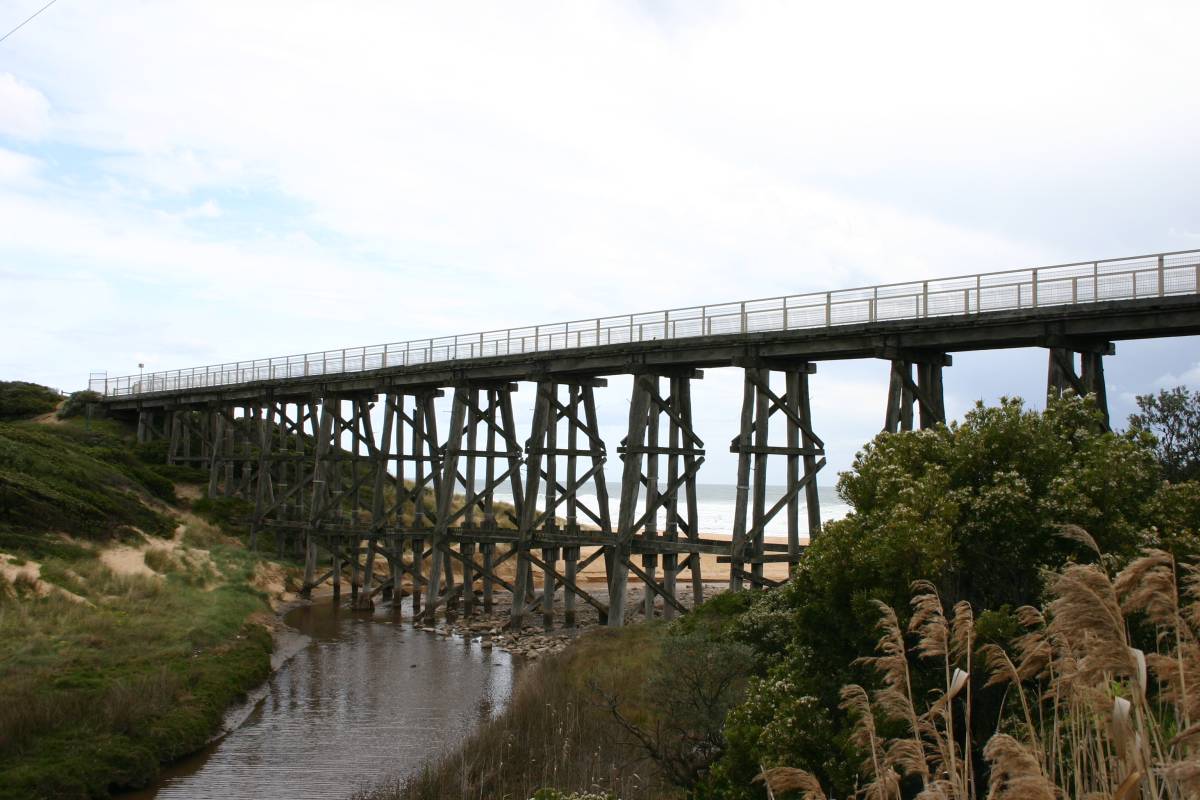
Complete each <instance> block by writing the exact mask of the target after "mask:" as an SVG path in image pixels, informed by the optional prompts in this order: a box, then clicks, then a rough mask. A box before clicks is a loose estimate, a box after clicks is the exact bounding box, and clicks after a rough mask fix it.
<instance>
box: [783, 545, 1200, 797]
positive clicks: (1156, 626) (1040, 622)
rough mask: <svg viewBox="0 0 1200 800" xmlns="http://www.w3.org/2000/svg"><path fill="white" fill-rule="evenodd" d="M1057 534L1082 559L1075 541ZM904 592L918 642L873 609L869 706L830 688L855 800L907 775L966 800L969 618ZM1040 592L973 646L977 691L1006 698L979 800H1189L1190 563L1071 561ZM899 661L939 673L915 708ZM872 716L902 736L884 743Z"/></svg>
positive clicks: (925, 587)
mask: <svg viewBox="0 0 1200 800" xmlns="http://www.w3.org/2000/svg"><path fill="white" fill-rule="evenodd" d="M1064 535H1067V536H1070V537H1071V538H1073V539H1075V540H1076V541H1079V542H1082V543H1084V544H1088V545H1089V548H1090V549H1095V545H1094V542H1092V540H1091V537H1090V536H1088V534H1087V532H1086V531H1084V530H1082V529H1075V528H1073V529H1070V530H1068V531H1065V532H1064ZM1097 554H1098V555H1099V553H1098V551H1097ZM1102 562H1103V559H1102ZM913 591H914V597H913V601H912V603H913V615H912V620H911V624H910V626H909V632H910V633H911V634H914V635H915V637H916V644H915V645H914V646H913V647H911V648H909V647H908V645H907V644H906V642H905V639H904V636H903V634H902V633H901V630H900V625H899V622H898V620H897V617H896V613H895V611H894V610H893V609H891V608H890V607H888V606H886V605H884V604H882V603H880V604H878V605H879V610H880V622H879V627H880V629H881V630H882V632H883V633H882V636H881V637H880V640H879V643H878V646H877V650H878V655H876V656H874V657H870V658H864V659H860V661H862V662H863V663H867V664H869V665H871V666H872V667H874V669H875V670H876V671H877V672H878V674H879V676H880V682H881V684H882V686H881V688H880V689H879V690H878V691H876V692H875V693H874V695H873V696H871V695H868V693H867V692H866V690H865V689H863V688H862V687H861V686H857V685H851V686H847V687H845V688H844V689H843V690H842V708H843V709H845V710H847V711H848V712H849V713H850V715H851V717H852V718H853V720H854V728H853V733H852V741H853V742H854V744H855V745H857V746H858V748H859V749H860V750H861V751H862V752H863V753H864V754H865V756H864V759H863V764H862V773H863V776H864V783H863V784H862V785H861V786H860V788H859V789H858V791H857V792H855V795H854V796H856V797H862V798H868V799H869V800H898V798H899V797H900V796H901V782H902V781H903V780H910V781H912V780H917V779H919V781H920V787H921V788H920V791H919V793H918V794H917V798H918V800H933V798H939V799H940V800H973V799H974V797H975V783H976V781H975V779H974V776H973V775H972V773H971V752H972V745H971V741H970V738H969V736H970V729H971V723H970V714H971V706H972V694H971V692H972V683H973V682H972V681H971V679H970V673H971V668H972V659H973V655H974V653H975V651H976V646H975V643H974V615H973V612H972V609H971V607H970V606H969V605H967V604H966V603H959V604H958V605H956V606H955V607H954V610H953V615H952V617H951V618H947V616H946V614H945V612H944V610H943V605H942V601H941V598H940V597H938V594H937V591H936V589H935V588H934V586H933V584H931V583H928V582H924V581H922V582H918V583H916V584H914V586H913ZM1048 591H1049V594H1050V597H1051V598H1052V599H1051V602H1050V603H1049V604H1048V605H1047V606H1046V608H1045V609H1036V608H1032V607H1024V608H1021V609H1019V610H1018V612H1017V619H1018V622H1019V624H1020V625H1021V626H1022V627H1023V629H1024V632H1023V633H1022V634H1021V635H1019V636H1017V637H1015V638H1014V639H1013V640H1012V641H1011V642H1010V643H1009V646H1008V647H1007V648H1005V647H1001V646H999V645H995V644H988V645H984V646H982V647H979V648H978V651H979V654H980V655H982V656H983V658H984V659H985V663H986V665H987V668H988V673H989V677H988V680H987V682H986V685H987V686H1003V687H1005V688H1006V689H1007V690H1008V692H1009V701H1008V702H1007V703H1005V704H1004V710H1003V711H1002V712H1001V718H1000V719H999V720H997V725H996V730H997V732H996V733H995V734H994V735H993V736H992V737H991V738H990V739H989V741H988V742H987V744H986V746H985V747H984V748H983V752H982V755H983V757H984V759H985V760H986V761H987V762H988V764H989V766H990V771H989V774H988V776H987V790H988V793H987V800H1057V798H1114V799H1119V800H1132V799H1133V798H1140V800H1186V799H1187V798H1196V797H1200V722H1197V720H1198V719H1200V635H1198V634H1200V565H1194V564H1187V565H1179V564H1177V563H1176V562H1175V560H1174V558H1173V557H1172V556H1171V555H1170V554H1169V553H1165V552H1162V551H1158V550H1149V551H1146V552H1145V553H1143V554H1142V556H1141V557H1140V558H1138V559H1136V560H1135V561H1133V562H1132V563H1130V564H1129V565H1128V566H1126V567H1125V568H1124V569H1123V570H1121V571H1120V572H1119V573H1118V574H1117V575H1115V576H1110V575H1109V573H1108V571H1107V570H1106V569H1105V568H1104V567H1103V566H1100V565H1096V564H1072V565H1070V566H1068V567H1066V568H1064V569H1063V570H1061V571H1060V572H1057V573H1053V574H1051V575H1050V576H1049V579H1048ZM1146 627H1149V628H1150V629H1152V631H1153V636H1152V637H1150V639H1151V640H1152V642H1153V649H1151V650H1150V651H1149V652H1146V651H1143V650H1142V649H1140V648H1139V647H1137V646H1136V645H1137V644H1138V643H1141V642H1142V638H1145V637H1142V638H1138V637H1137V635H1136V634H1137V632H1138V631H1139V630H1143V629H1145V628H1146ZM910 655H912V656H915V657H916V658H920V659H929V660H938V661H940V666H941V668H942V672H943V675H944V688H943V689H942V690H941V691H939V692H935V695H934V697H933V698H932V700H931V701H930V702H929V703H928V704H926V706H925V707H924V709H922V710H918V708H917V703H916V702H915V700H914V699H913V692H912V679H911V672H910V666H909V657H910ZM956 706H957V710H956ZM956 714H958V715H959V716H958V717H957V718H958V719H961V720H964V721H965V724H964V725H962V726H961V727H962V728H963V729H964V730H961V731H960V730H959V728H958V726H956V722H955V721H956ZM877 718H878V719H884V720H887V721H889V722H890V723H891V724H892V725H893V729H894V726H899V727H900V729H902V730H903V731H904V733H902V734H900V735H899V736H896V737H892V738H886V739H885V738H881V737H880V736H879V734H878V732H877V728H876V719H877ZM1001 731H1004V732H1001ZM760 778H761V779H762V780H763V781H764V782H765V783H766V784H767V786H768V787H769V788H770V789H771V791H772V793H774V792H777V791H791V790H798V791H800V792H802V793H803V795H802V796H803V797H805V798H817V797H823V796H824V795H823V793H820V792H821V788H820V786H819V785H816V783H815V780H811V779H812V776H811V775H810V774H809V773H807V772H805V771H803V770H793V771H786V772H781V771H780V770H779V769H778V768H777V769H775V770H770V771H768V772H765V773H763V774H762V775H761V776H760Z"/></svg>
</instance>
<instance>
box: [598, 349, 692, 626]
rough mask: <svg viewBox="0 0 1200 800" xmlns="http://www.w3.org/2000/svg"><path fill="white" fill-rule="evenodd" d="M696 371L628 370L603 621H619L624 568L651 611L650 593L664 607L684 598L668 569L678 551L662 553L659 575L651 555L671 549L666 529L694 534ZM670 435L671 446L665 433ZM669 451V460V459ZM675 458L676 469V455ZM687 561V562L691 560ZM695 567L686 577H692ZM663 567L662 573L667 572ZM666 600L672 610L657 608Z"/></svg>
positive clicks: (672, 571) (653, 603)
mask: <svg viewBox="0 0 1200 800" xmlns="http://www.w3.org/2000/svg"><path fill="white" fill-rule="evenodd" d="M702 376H703V373H701V372H700V371H699V370H693V369H680V370H656V371H655V372H641V373H638V374H635V375H634V384H633V396H632V397H631V399H630V405H629V429H628V431H629V432H628V435H627V436H626V437H625V439H624V441H623V442H622V444H621V447H619V448H618V452H619V453H620V454H621V457H622V458H623V459H624V462H625V463H624V468H623V470H622V479H621V505H620V510H619V518H618V524H617V543H616V546H615V547H614V548H613V550H614V553H613V557H612V561H611V566H610V580H609V604H610V611H609V615H608V624H609V625H610V626H614V627H615V626H619V625H622V624H623V623H624V612H625V601H626V598H625V593H626V587H627V583H628V573H629V572H630V571H633V572H635V573H636V574H637V577H638V578H639V579H640V580H641V581H642V584H643V586H644V588H645V591H644V594H643V598H642V603H641V608H642V611H643V613H645V614H647V615H649V614H653V613H655V609H656V607H657V604H658V600H659V599H661V600H662V602H663V608H664V614H667V613H674V611H680V610H682V609H683V608H684V606H683V605H682V604H681V603H680V601H679V599H678V598H677V597H676V596H675V586H676V583H675V580H674V578H675V575H676V573H677V570H678V558H677V557H676V558H675V559H672V561H664V564H670V569H669V570H665V572H664V575H663V577H662V578H661V579H660V577H659V575H658V565H659V564H658V556H659V554H660V553H663V554H669V553H672V547H671V546H670V542H671V541H672V538H671V537H672V536H673V535H676V534H675V533H674V531H677V530H678V529H679V528H683V529H684V531H685V532H686V533H687V535H688V536H689V538H695V537H696V536H698V530H697V528H696V517H695V516H694V514H695V510H696V508H695V506H696V504H695V499H694V492H695V481H696V474H697V472H698V471H699V468H700V465H701V464H703V462H704V442H703V441H701V440H700V438H699V437H698V436H697V435H696V433H695V431H694V430H693V428H692V419H691V403H690V381H691V380H692V379H697V378H700V377H702ZM661 377H667V378H670V379H671V380H670V388H671V392H670V394H669V396H668V397H666V398H664V397H663V396H662V395H661V394H660V393H659V387H660V380H659V379H660V378H661ZM663 416H665V417H666V418H667V441H666V443H664V442H662V441H661V433H662V425H661V423H660V419H661V417H663ZM675 439H677V440H678V446H677V447H676V446H674V445H673V444H672V441H673V440H675ZM664 456H665V457H666V458H667V462H666V467H667V469H666V476H665V478H666V479H665V482H664V481H663V480H662V478H663V472H662V470H661V466H662V465H661V463H660V459H661V458H663V457H664ZM673 457H674V461H675V466H674V467H672V459H673ZM680 460H682V469H680V465H679V462H680ZM643 485H644V486H645V487H646V497H645V502H644V503H641V504H639V498H640V494H641V487H642V486H643ZM681 488H683V489H684V496H685V497H687V498H689V501H690V502H689V504H688V512H687V513H688V515H689V518H688V519H687V520H686V521H685V520H683V519H681V517H680V515H679V497H680V489H681ZM660 511H662V512H664V513H665V514H666V519H667V520H669V521H670V522H669V523H668V524H669V525H671V526H673V527H668V528H666V529H665V530H664V532H663V534H662V535H660V533H659V529H658V521H657V518H658V514H659V512H660ZM634 552H640V553H641V554H642V558H641V559H640V560H641V566H640V567H639V566H636V565H635V564H633V562H632V560H631V559H632V555H633V553H634ZM693 563H694V562H693ZM698 572H699V568H698V566H697V567H695V569H694V571H693V579H694V580H697V581H698V578H697V577H696V576H697V575H698ZM668 573H669V574H668ZM668 606H671V607H672V608H673V611H671V612H667V611H665V609H666V608H667V607H668Z"/></svg>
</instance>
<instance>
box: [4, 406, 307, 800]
mask: <svg viewBox="0 0 1200 800" xmlns="http://www.w3.org/2000/svg"><path fill="white" fill-rule="evenodd" d="M48 423H50V424H48ZM142 455H143V454H140V453H139V448H138V446H137V445H135V444H133V442H132V440H131V437H130V435H129V432H128V431H126V430H124V429H122V428H121V427H120V426H117V425H115V424H113V423H111V422H107V421H100V420H97V421H94V422H92V423H90V424H89V423H85V422H84V421H83V420H80V419H67V420H59V419H57V418H56V417H42V418H40V419H39V420H38V421H33V420H24V421H10V422H4V423H0V798H3V799H4V800H7V799H8V798H12V799H13V800H17V798H20V799H21V800H29V798H41V797H45V798H68V799H70V798H102V797H107V796H108V795H109V794H110V792H111V791H112V790H113V789H114V788H116V787H121V786H136V785H142V784H144V783H145V782H147V781H148V780H150V779H151V778H152V777H153V776H154V775H155V774H156V773H157V772H158V770H159V768H160V765H161V764H163V763H166V762H170V761H173V760H175V759H177V758H179V757H180V756H183V755H185V754H187V753H190V752H193V751H195V750H197V749H198V748H201V747H203V746H204V744H205V743H206V742H208V741H209V740H210V738H211V737H212V736H213V735H214V734H216V733H218V732H219V731H220V729H221V724H222V720H223V719H224V717H225V713H226V710H227V708H228V707H229V706H231V705H232V704H234V703H235V702H236V701H237V700H238V699H239V698H240V697H242V696H244V694H245V693H246V692H247V691H248V690H250V689H253V688H254V687H256V686H259V685H261V684H262V682H263V681H264V680H265V679H266V678H267V677H268V676H269V674H270V671H271V653H272V649H273V645H272V634H271V631H272V629H273V628H274V626H275V614H274V612H273V610H272V602H278V601H280V600H283V599H285V597H286V595H285V592H286V586H285V584H286V582H287V580H288V577H287V568H285V567H283V566H281V565H278V564H274V563H272V562H269V561H265V560H263V559H260V558H258V557H256V556H255V555H254V554H252V553H250V552H248V551H247V550H246V548H245V547H244V546H243V544H242V542H241V541H239V540H238V539H237V538H236V537H234V536H231V535H229V534H228V533H226V532H224V531H222V530H221V529H219V528H217V527H216V526H214V525H212V524H210V523H209V522H208V521H206V520H205V519H202V518H201V517H199V516H197V515H196V514H193V513H191V512H190V511H189V510H188V507H189V505H190V503H189V502H188V500H187V499H186V498H185V497H180V496H178V495H177V494H176V491H175V489H176V485H177V483H176V481H180V480H189V479H191V480H194V479H195V476H193V475H191V474H190V473H188V471H186V470H180V469H179V468H168V467H164V465H162V464H161V460H160V459H158V458H157V457H156V455H157V454H154V453H146V454H144V455H145V457H144V458H143V457H142Z"/></svg>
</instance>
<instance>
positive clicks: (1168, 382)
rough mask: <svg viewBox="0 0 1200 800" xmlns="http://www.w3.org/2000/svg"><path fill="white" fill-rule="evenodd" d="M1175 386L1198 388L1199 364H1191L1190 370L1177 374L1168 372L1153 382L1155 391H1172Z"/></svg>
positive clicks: (1199, 383)
mask: <svg viewBox="0 0 1200 800" xmlns="http://www.w3.org/2000/svg"><path fill="white" fill-rule="evenodd" d="M1176 386H1188V387H1191V388H1192V389H1197V388H1200V362H1198V363H1196V364H1193V365H1192V368H1191V369H1188V370H1184V371H1183V372H1179V373H1172V372H1168V373H1165V374H1163V375H1160V376H1159V377H1158V380H1156V381H1155V382H1154V388H1156V389H1174V388H1175V387H1176Z"/></svg>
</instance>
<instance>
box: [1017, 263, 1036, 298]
mask: <svg viewBox="0 0 1200 800" xmlns="http://www.w3.org/2000/svg"><path fill="white" fill-rule="evenodd" d="M1037 273H1038V271H1037V270H1036V269H1035V270H1034V271H1033V279H1032V280H1031V281H1030V282H1029V285H1030V294H1031V295H1032V298H1033V307H1034V308H1037V307H1038V298H1037V294H1038V292H1037V290H1038V274H1037ZM1020 307H1021V293H1020V292H1019V291H1018V292H1017V308H1020Z"/></svg>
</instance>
